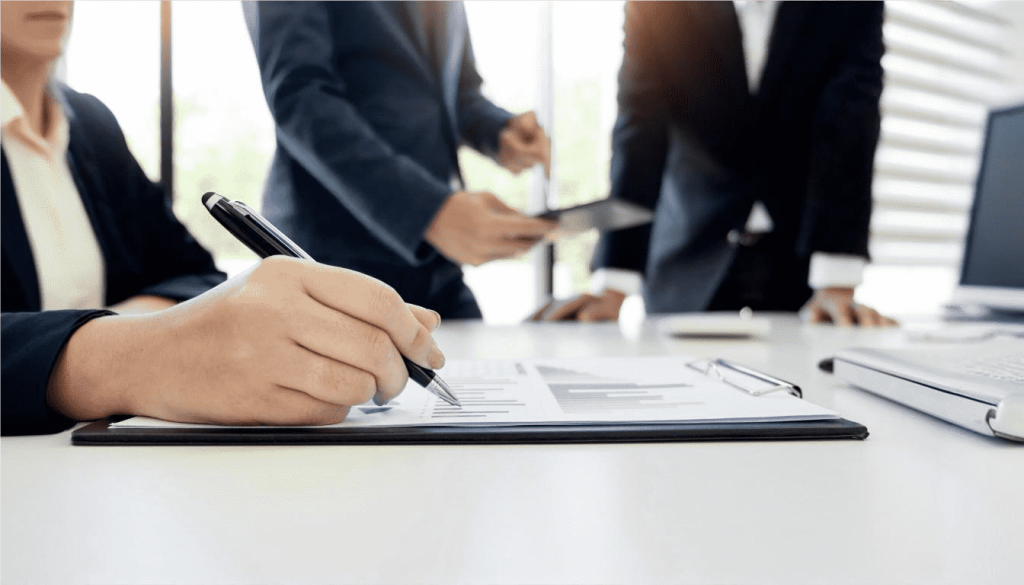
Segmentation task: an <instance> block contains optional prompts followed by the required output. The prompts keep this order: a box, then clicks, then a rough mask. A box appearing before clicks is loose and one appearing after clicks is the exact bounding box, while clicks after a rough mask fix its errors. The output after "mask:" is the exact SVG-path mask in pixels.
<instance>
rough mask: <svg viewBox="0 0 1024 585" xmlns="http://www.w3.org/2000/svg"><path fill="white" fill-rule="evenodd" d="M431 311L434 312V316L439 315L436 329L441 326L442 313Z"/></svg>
mask: <svg viewBox="0 0 1024 585" xmlns="http://www.w3.org/2000/svg"><path fill="white" fill-rule="evenodd" d="M431 313H433V314H434V316H435V317H437V325H434V329H437V328H438V327H440V326H441V313H438V312H437V311H431Z"/></svg>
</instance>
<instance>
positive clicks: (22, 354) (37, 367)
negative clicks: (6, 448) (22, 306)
mask: <svg viewBox="0 0 1024 585" xmlns="http://www.w3.org/2000/svg"><path fill="white" fill-rule="evenodd" d="M111 314H112V313H111V312H110V311H43V312H32V313H4V314H3V315H2V316H0V331H2V340H0V343H2V344H3V348H4V349H3V360H2V361H3V379H2V392H0V394H2V397H3V398H2V400H3V403H2V405H0V412H2V413H3V423H2V427H0V428H2V431H3V434H4V435H5V436H6V435H35V434H44V433H58V432H61V431H64V430H67V429H69V428H71V427H72V426H73V425H74V424H75V421H74V420H72V419H70V418H68V417H66V416H64V415H62V414H60V413H59V412H57V411H55V410H53V409H52V408H50V406H49V403H48V402H47V400H46V387H47V385H48V384H49V381H50V372H51V371H53V367H54V365H55V364H56V362H57V358H58V357H59V356H60V353H61V351H62V350H63V349H64V346H65V345H67V342H68V340H69V339H71V336H72V335H73V334H74V332H75V331H76V330H77V329H78V328H79V327H81V326H82V325H84V324H86V323H88V322H89V321H91V320H92V319H95V318H97V317H102V316H104V315H111Z"/></svg>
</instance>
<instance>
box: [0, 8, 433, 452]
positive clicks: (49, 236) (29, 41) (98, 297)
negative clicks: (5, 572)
mask: <svg viewBox="0 0 1024 585" xmlns="http://www.w3.org/2000/svg"><path fill="white" fill-rule="evenodd" d="M0 11H2V13H0V28H2V34H0V62H2V63H0V66H2V68H0V77H2V81H3V84H2V96H0V98H2V115H3V126H2V128H3V130H2V165H0V167H2V177H0V182H2V189H0V197H2V216H0V217H2V222H3V229H2V280H0V288H2V295H0V299H2V316H0V325H2V327H0V331H2V345H3V356H2V381H0V387H2V405H0V411H2V424H0V431H2V433H3V434H4V435H17V434H30V433H50V432H58V431H61V430H64V429H67V428H69V427H70V426H72V425H73V424H74V423H75V421H78V420H91V419H96V418H103V417H106V416H109V415H113V414H138V415H146V416H153V417H157V418H164V419H167V420H173V421H198V422H214V423H222V424H275V423H277V424H321V423H328V422H338V421H340V420H342V419H344V418H345V416H346V414H347V412H348V407H349V405H352V404H358V403H361V402H364V401H366V400H367V399H369V398H370V397H371V396H375V397H376V398H377V400H378V401H386V400H388V399H390V398H391V397H393V396H394V395H396V394H397V393H399V392H401V389H402V388H403V387H404V386H405V382H406V379H407V374H406V369H405V365H404V363H403V362H402V360H401V356H400V355H399V352H401V353H403V354H405V355H407V356H409V358H410V359H413V360H414V361H416V362H417V363H420V364H421V365H423V366H429V367H440V366H441V365H443V363H444V356H443V355H442V354H441V352H440V350H439V349H438V348H437V347H436V345H435V344H434V342H433V339H432V336H431V334H430V331H431V330H432V329H433V328H435V327H436V326H437V325H438V323H439V321H440V319H439V317H438V315H437V314H436V313H434V312H432V311H428V310H426V309H423V308H420V307H414V306H411V305H407V304H406V303H404V302H403V301H402V300H401V298H400V297H399V296H398V295H397V294H396V293H395V292H394V291H393V290H392V289H390V287H388V286H386V285H385V284H383V283H381V282H379V281H377V280H374V279H372V278H369V277H366V276H364V275H361V274H358V273H354V272H352V271H348V270H343V269H339V268H332V267H329V266H323V265H319V264H315V263H312V262H306V261H297V260H293V259H285V258H274V259H270V260H266V261H264V262H262V263H261V264H260V265H258V266H257V267H255V268H254V269H252V270H250V271H249V272H247V273H245V274H243V275H241V276H240V277H237V278H235V279H232V280H230V281H228V282H224V275H223V274H222V273H220V272H219V271H217V269H216V267H215V266H214V263H213V259H212V257H211V256H210V254H209V253H208V252H207V251H206V250H204V249H203V248H202V247H201V246H200V245H199V244H198V243H197V242H196V241H195V240H194V239H193V238H192V236H191V235H189V233H188V231H187V230H186V229H185V228H184V227H183V226H182V225H181V224H180V223H179V222H178V221H177V220H176V219H175V217H174V216H173V214H172V212H171V210H170V206H169V202H168V200H167V199H166V198H165V197H164V195H163V193H162V192H161V190H160V189H159V188H158V187H157V186H156V185H154V184H153V183H152V182H150V180H149V179H148V178H147V177H146V175H145V173H144V172H143V171H142V169H141V168H140V167H139V165H138V163H137V162H136V160H135V159H134V158H133V157H132V155H131V153H130V151H129V150H128V146H127V144H126V143H125V139H124V136H123V134H122V133H121V129H120V127H119V126H118V124H117V121H116V120H115V119H114V116H113V114H112V113H111V112H110V110H108V109H107V108H106V106H104V105H103V104H102V103H101V102H100V101H99V100H97V99H96V98H95V97H92V96H89V95H85V94H81V93H78V92H76V91H74V90H72V89H70V88H68V87H66V86H64V85H63V84H60V83H57V82H55V81H54V80H52V79H51V77H50V71H51V70H52V65H53V63H54V61H56V59H57V58H58V57H59V56H60V54H61V53H62V51H63V44H64V40H65V37H66V33H67V31H68V27H69V25H70V20H71V13H72V3H71V2H3V3H2V4H0ZM197 203H198V199H197ZM188 299H191V300H188ZM181 301H187V302H181ZM179 303H180V304H179Z"/></svg>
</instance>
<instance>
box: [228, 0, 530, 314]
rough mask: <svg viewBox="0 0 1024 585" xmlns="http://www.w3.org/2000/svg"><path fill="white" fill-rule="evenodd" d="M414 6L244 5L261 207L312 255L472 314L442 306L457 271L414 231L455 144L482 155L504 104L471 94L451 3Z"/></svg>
mask: <svg viewBox="0 0 1024 585" xmlns="http://www.w3.org/2000/svg"><path fill="white" fill-rule="evenodd" d="M422 4H423V6H420V5H419V4H418V3H408V2H259V3H248V2H247V3H245V4H244V6H243V8H244V11H245V15H246V20H247V24H248V27H249V33H250V35H251V37H252V41H253V47H254V48H255V51H256V57H257V60H258V61H259V66H260V72H261V74H262V78H263V88H264V92H265V94H266V98H267V103H268V105H269V106H270V111H271V113H272V114H273V116H274V120H275V122H276V125H277V152H276V154H275V156H274V161H273V164H272V167H271V170H270V178H269V180H268V183H267V192H266V195H265V199H264V213H265V215H266V216H267V217H268V218H269V219H270V220H271V221H273V222H275V223H276V224H277V225H278V226H279V227H280V228H281V229H282V230H283V231H284V232H285V233H287V234H288V235H289V237H291V238H292V239H294V240H295V242H296V243H298V244H299V245H300V246H302V247H303V248H305V249H306V250H307V251H308V252H309V253H310V254H311V255H312V256H313V257H314V258H316V259H317V260H319V261H321V262H325V263H328V264H334V265H337V266H343V267H346V268H351V269H355V270H359V271H361V272H365V273H367V274H370V275H372V276H374V277H377V278H379V279H381V280H383V281H385V282H387V283H388V284H390V285H391V286H393V287H395V289H397V290H398V292H399V293H400V294H401V295H402V296H403V297H404V298H405V299H406V300H407V301H409V302H414V303H417V304H422V305H425V306H427V307H430V308H432V309H435V310H437V311H439V312H440V313H441V314H442V315H443V316H471V315H467V314H460V307H452V306H449V305H446V304H445V300H446V298H447V297H450V296H451V293H450V291H451V289H452V286H453V285H456V287H464V285H462V283H461V279H462V273H461V270H460V269H459V267H458V266H456V265H454V264H453V263H451V262H449V261H448V260H447V259H445V258H444V257H442V256H441V255H440V254H438V253H437V251H436V250H434V249H433V248H432V247H431V246H430V245H428V244H427V243H426V242H425V241H424V240H423V234H424V232H425V231H426V229H427V228H428V227H429V225H430V223H431V222H432V221H433V219H434V216H435V215H436V214H437V212H438V211H439V210H440V208H441V205H442V204H443V203H444V202H445V201H446V200H447V198H448V196H449V195H450V194H451V193H452V192H453V188H452V187H451V182H452V179H453V178H458V176H459V167H458V159H457V157H456V151H457V148H458V147H459V145H460V144H461V143H463V142H465V143H468V144H469V145H470V146H472V147H474V148H476V149H477V150H480V151H481V152H483V153H485V154H494V153H495V152H496V149H497V140H498V133H499V132H500V130H501V128H502V127H503V126H504V125H505V123H506V122H507V121H508V120H509V118H511V114H510V113H508V112H506V111H505V110H502V109H501V108H498V107H497V106H495V105H494V104H492V103H491V102H490V101H488V100H487V99H486V98H484V97H483V95H482V94H481V93H480V85H481V79H480V76H479V75H478V74H477V72H476V68H475V65H474V60H473V51H472V48H471V45H470V40H469V30H468V25H467V22H466V16H465V13H464V9H463V6H462V4H461V3H448V2H445V3H437V2H426V3H422ZM421 9H422V10H421ZM429 11H433V12H429ZM430 16H433V19H434V20H433V21H432V22H427V21H426V19H427V18H428V17H430ZM442 291H445V293H444V295H442V294H441V293H442ZM466 292H467V293H468V290H467V291H466ZM442 297H445V298H442ZM468 298H469V299H470V301H469V302H470V303H471V304H472V307H468V308H469V309H471V312H473V311H478V310H477V309H476V307H475V302H473V301H472V300H471V299H472V297H471V295H469V296H468ZM465 308H467V307H462V309H465ZM476 314H477V315H478V314H479V313H478V312H477V313H476Z"/></svg>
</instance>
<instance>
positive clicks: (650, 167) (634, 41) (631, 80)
mask: <svg viewBox="0 0 1024 585" xmlns="http://www.w3.org/2000/svg"><path fill="white" fill-rule="evenodd" d="M644 4H645V3H642V2H641V3H636V2H629V3H627V5H626V24H625V33H626V34H625V41H624V51H623V56H622V67H621V68H620V69H619V91H618V107H619V113H618V117H617V118H616V120H615V127H614V129H613V131H612V165H611V197H614V198H618V199H624V200H626V201H630V202H632V203H637V204H639V205H642V206H644V207H647V208H649V209H654V208H655V207H656V206H657V204H658V195H659V194H660V192H661V180H662V174H663V172H664V170H665V158H666V156H667V154H668V131H667V128H668V120H667V117H668V109H667V106H666V104H665V101H664V96H663V95H662V93H661V92H662V89H661V87H660V86H659V84H658V70H657V60H656V57H655V55H654V47H653V45H652V43H651V42H650V38H651V37H650V34H649V33H648V30H647V26H646V24H645V18H646V15H645V14H644V11H645V10H646V8H647V7H646V6H644ZM650 4H652V5H654V4H658V3H656V2H654V3H650ZM650 240H651V227H650V226H649V225H647V226H641V227H635V228H630V229H625V230H619V231H614V232H603V233H602V234H601V238H600V240H599V241H598V244H597V249H596V250H595V252H594V259H593V262H592V263H591V268H592V269H593V270H596V269H599V268H621V269H624V270H632V271H635V272H640V273H643V272H644V271H645V269H646V266H647V252H648V248H649V246H650Z"/></svg>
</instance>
